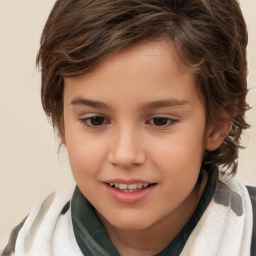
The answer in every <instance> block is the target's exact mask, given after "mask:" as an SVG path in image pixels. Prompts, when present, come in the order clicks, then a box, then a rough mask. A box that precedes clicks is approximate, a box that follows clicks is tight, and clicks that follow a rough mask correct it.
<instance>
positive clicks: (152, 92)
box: [64, 41, 197, 101]
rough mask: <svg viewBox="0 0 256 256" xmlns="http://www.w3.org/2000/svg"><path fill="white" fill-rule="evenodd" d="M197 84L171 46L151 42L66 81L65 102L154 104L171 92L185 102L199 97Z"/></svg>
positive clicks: (118, 54)
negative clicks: (141, 101) (78, 99)
mask: <svg viewBox="0 0 256 256" xmlns="http://www.w3.org/2000/svg"><path fill="white" fill-rule="evenodd" d="M196 83H197V77H196V75H195V74H194V73H193V72H192V70H191V68H189V67H188V66H187V65H185V64H184V63H183V62H182V61H181V59H180V58H179V55H178V54H177V51H176V50H175V48H174V47H173V46H172V44H171V43H168V42H166V41H159V42H148V43H142V44H138V45H136V46H133V47H130V48H128V49H126V50H123V51H121V52H118V53H116V54H115V55H113V56H111V57H108V58H107V59H106V60H105V61H103V63H102V64H101V65H100V66H99V67H98V68H96V69H95V70H93V71H92V72H91V73H89V74H85V75H81V76H77V77H72V78H66V79H65V89H64V100H69V101H70V100H72V98H74V97H86V98H88V95H89V96H90V97H92V99H93V98H97V99H98V98H102V101H105V99H107V98H109V97H111V96H112V97H115V98H122V97H123V99H124V100H126V99H127V100H128V99H129V98H131V97H135V98H137V97H139V98H141V97H142V96H143V97H148V100H154V99H157V98H162V97H166V93H167V92H168V93H169V94H170V97H175V98H177V99H181V98H182V97H184V96H188V95H189V94H190V96H193V97H195V96H196V95H195V91H196V88H195V87H196V86H195V85H196ZM171 89H172V90H171ZM184 90H185V91H187V95H186V93H185V91H184Z"/></svg>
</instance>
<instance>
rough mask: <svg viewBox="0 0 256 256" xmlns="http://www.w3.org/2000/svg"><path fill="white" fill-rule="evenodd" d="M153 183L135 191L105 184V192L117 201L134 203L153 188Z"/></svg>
mask: <svg viewBox="0 0 256 256" xmlns="http://www.w3.org/2000/svg"><path fill="white" fill-rule="evenodd" d="M155 186H156V185H155V184H154V185H151V186H149V187H147V188H144V189H142V190H139V191H136V192H123V191H121V190H118V189H115V188H113V187H110V186H109V185H107V184H105V187H106V189H107V192H108V193H109V194H110V195H111V196H112V197H113V198H114V199H115V200H116V201H118V202H119V203H124V204H135V203H138V202H139V201H141V200H143V199H144V198H146V197H147V196H148V195H149V194H150V193H151V192H152V191H153V189H154V188H155Z"/></svg>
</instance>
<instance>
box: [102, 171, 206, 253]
mask: <svg viewBox="0 0 256 256" xmlns="http://www.w3.org/2000/svg"><path fill="white" fill-rule="evenodd" d="M206 182H207V174H206V173H204V174H203V179H202V182H201V184H197V185H196V186H195V188H194V190H193V191H192V192H191V194H190V195H189V196H188V197H187V198H186V200H185V201H183V203H182V204H181V205H180V206H179V207H178V208H177V209H176V210H175V211H174V212H173V213H172V214H170V215H169V216H167V217H166V218H165V219H162V220H161V221H159V222H157V223H155V224H154V225H152V226H150V227H149V228H147V229H144V230H123V229H118V228H116V227H114V226H113V225H111V224H110V223H109V222H108V221H107V220H106V219H104V218H103V216H100V215H99V217H100V219H101V220H102V222H103V224H104V226H105V228H106V230H107V232H108V235H109V237H110V239H111V241H112V243H113V244H114V246H115V247H116V248H117V250H118V251H119V253H120V255H122V256H129V255H133V256H146V255H156V254H158V253H160V252H161V251H162V250H164V249H165V248H166V247H167V246H168V245H169V244H170V243H171V242H172V240H173V239H174V238H175V237H176V236H177V235H178V233H179V232H180V231H181V230H182V228H183V227H184V226H185V224H186V223H187V222H188V221H189V219H190V218H191V217H192V215H193V213H194V212H195V209H196V207H197V205H198V202H199V199H200V198H201V195H202V193H203V191H204V188H205V185H206ZM166 234H168V235H166Z"/></svg>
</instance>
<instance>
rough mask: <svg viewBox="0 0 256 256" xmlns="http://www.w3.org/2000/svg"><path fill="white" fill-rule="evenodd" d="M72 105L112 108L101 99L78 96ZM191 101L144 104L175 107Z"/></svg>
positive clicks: (165, 101) (154, 106) (151, 106)
mask: <svg viewBox="0 0 256 256" xmlns="http://www.w3.org/2000/svg"><path fill="white" fill-rule="evenodd" d="M71 104H72V105H83V106H87V107H92V108H97V109H110V106H109V105H107V104H106V103H104V102H101V101H95V100H90V99H86V98H81V97H76V98H74V99H73V100H72V101H71ZM190 104H191V103H190V102H189V101H188V100H183V99H182V100H179V99H166V100H157V101H152V102H149V103H145V104H143V105H142V108H145V109H154V108H164V107H175V106H187V105H190Z"/></svg>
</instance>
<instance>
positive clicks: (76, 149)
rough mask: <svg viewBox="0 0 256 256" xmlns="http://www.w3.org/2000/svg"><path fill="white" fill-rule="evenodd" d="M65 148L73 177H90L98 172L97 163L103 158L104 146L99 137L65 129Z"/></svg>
mask: <svg viewBox="0 0 256 256" xmlns="http://www.w3.org/2000/svg"><path fill="white" fill-rule="evenodd" d="M66 148H67V151H68V155H69V161H70V165H71V169H72V172H73V174H74V177H75V179H77V178H82V177H90V176H93V175H95V174H97V172H99V164H100V163H102V162H103V161H104V159H105V154H104V152H105V148H104V147H103V145H102V142H101V140H99V138H98V139H97V138H94V136H86V135H85V133H83V132H79V131H78V130H76V131H73V130H72V129H67V130H66Z"/></svg>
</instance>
